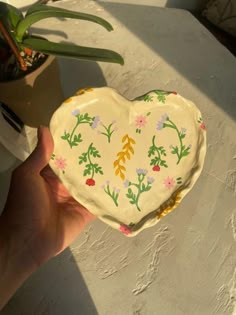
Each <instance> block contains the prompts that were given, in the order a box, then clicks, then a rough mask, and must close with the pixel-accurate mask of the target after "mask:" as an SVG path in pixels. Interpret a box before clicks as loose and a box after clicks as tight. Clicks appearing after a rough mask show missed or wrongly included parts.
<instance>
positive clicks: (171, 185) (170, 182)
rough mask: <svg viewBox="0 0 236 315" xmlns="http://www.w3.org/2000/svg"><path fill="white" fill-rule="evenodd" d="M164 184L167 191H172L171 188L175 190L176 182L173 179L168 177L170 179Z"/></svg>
mask: <svg viewBox="0 0 236 315" xmlns="http://www.w3.org/2000/svg"><path fill="white" fill-rule="evenodd" d="M163 184H164V185H165V187H166V188H167V189H171V188H173V187H174V185H175V180H174V178H173V177H172V178H171V177H169V176H168V177H167V178H166V179H165V180H164V182H163Z"/></svg>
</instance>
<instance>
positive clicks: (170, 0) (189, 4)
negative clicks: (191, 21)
mask: <svg viewBox="0 0 236 315" xmlns="http://www.w3.org/2000/svg"><path fill="white" fill-rule="evenodd" d="M206 1H207V0H189V1H186V0H167V1H166V4H165V6H166V7H167V8H180V9H181V8H182V9H185V10H190V11H200V10H201V9H202V8H203V7H204V5H205V4H206Z"/></svg>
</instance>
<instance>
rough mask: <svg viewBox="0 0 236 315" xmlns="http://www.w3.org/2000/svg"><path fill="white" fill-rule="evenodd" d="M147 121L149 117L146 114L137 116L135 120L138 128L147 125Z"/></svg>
mask: <svg viewBox="0 0 236 315" xmlns="http://www.w3.org/2000/svg"><path fill="white" fill-rule="evenodd" d="M146 123H147V119H146V117H145V116H143V115H140V116H138V117H136V120H135V124H136V127H138V128H142V127H145V125H146Z"/></svg>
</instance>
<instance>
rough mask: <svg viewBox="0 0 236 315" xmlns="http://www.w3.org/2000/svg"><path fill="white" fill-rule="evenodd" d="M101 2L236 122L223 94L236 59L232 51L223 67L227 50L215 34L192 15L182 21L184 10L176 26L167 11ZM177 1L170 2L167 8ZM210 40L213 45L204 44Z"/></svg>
mask: <svg viewBox="0 0 236 315" xmlns="http://www.w3.org/2000/svg"><path fill="white" fill-rule="evenodd" d="M98 2H99V5H100V6H101V7H102V8H104V9H105V10H106V11H108V12H109V13H111V14H112V15H113V16H114V17H115V18H116V19H118V20H119V21H120V22H121V23H122V24H123V25H124V26H125V27H126V28H127V29H129V30H130V31H131V32H132V33H133V34H134V35H135V36H137V37H138V38H140V39H141V40H142V41H143V42H144V44H145V45H147V46H149V47H150V48H151V49H152V50H153V51H155V52H156V53H157V55H159V56H161V57H162V58H163V59H164V60H165V61H166V62H167V63H169V64H170V65H171V66H172V67H173V68H175V69H176V70H177V71H178V72H179V73H180V74H181V75H182V76H183V77H184V78H186V79H187V80H188V81H189V82H190V83H191V84H193V85H195V86H196V87H197V88H198V89H199V91H200V92H202V93H204V94H205V95H206V96H207V97H209V98H210V99H211V100H212V101H214V102H215V104H216V105H217V106H219V107H221V108H222V109H223V110H224V111H226V112H227V113H228V114H229V116H230V117H234V119H236V106H234V104H233V97H232V95H230V94H229V93H225V92H224V93H222V89H224V88H226V89H227V82H234V81H235V71H234V69H233V66H232V65H233V63H234V62H235V66H236V59H235V58H234V56H233V55H231V54H230V52H229V55H228V58H227V60H230V57H232V61H231V62H225V63H224V64H222V55H223V56H225V55H226V52H225V49H226V48H224V47H223V46H221V45H220V44H219V45H217V46H216V43H217V42H216V39H215V38H214V37H213V35H211V34H210V33H209V32H208V31H207V30H206V29H205V28H204V26H202V27H201V28H200V27H199V22H198V21H197V20H196V19H195V18H193V16H192V15H191V14H189V15H185V18H184V19H183V15H182V11H181V10H175V9H173V10H174V12H175V23H171V21H170V22H169V23H166V19H167V18H168V17H169V14H167V10H166V9H165V8H160V7H157V6H145V5H135V4H121V3H112V2H103V1H98ZM174 2H175V1H174V0H169V1H168V3H167V6H171V5H172V4H174ZM186 25H187V26H188V28H186ZM196 26H197V27H196ZM147 30H149V32H148V31H147ZM207 41H208V42H210V43H212V45H205V43H206V42H207ZM183 47H184V48H183ZM216 47H217V50H218V53H217V54H215V49H216ZM196 52H197V53H196ZM195 65H197V67H196V66H195ZM157 71H158V70H157ZM221 77H223V78H224V79H223V80H222V79H221ZM157 88H158V87H157Z"/></svg>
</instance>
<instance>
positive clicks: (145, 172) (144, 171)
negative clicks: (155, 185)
mask: <svg viewBox="0 0 236 315" xmlns="http://www.w3.org/2000/svg"><path fill="white" fill-rule="evenodd" d="M147 172H148V171H147V170H145V169H143V168H137V169H136V173H137V174H138V175H140V174H143V175H147Z"/></svg>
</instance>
